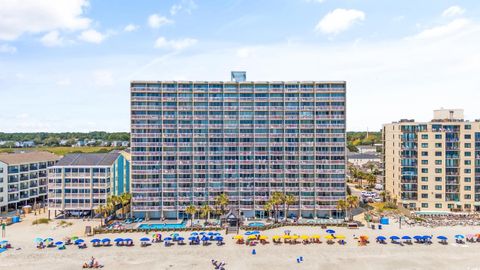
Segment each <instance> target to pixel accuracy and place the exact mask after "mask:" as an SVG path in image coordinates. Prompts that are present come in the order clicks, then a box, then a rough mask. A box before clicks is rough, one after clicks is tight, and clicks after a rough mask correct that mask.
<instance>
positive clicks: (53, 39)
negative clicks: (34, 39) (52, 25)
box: [40, 30, 64, 47]
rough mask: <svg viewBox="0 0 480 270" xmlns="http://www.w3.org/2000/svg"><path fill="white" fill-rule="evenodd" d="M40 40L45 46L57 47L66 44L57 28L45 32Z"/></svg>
mask: <svg viewBox="0 0 480 270" xmlns="http://www.w3.org/2000/svg"><path fill="white" fill-rule="evenodd" d="M40 41H41V42H42V44H43V45H44V46H47V47H56V46H62V45H63V44H64V41H63V38H62V37H60V33H59V32H58V31H57V30H53V31H50V32H48V33H47V34H45V35H44V36H43V37H42V38H41V39H40Z"/></svg>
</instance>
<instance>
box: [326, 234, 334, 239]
mask: <svg viewBox="0 0 480 270" xmlns="http://www.w3.org/2000/svg"><path fill="white" fill-rule="evenodd" d="M325 239H327V240H333V236H331V235H327V236H325Z"/></svg>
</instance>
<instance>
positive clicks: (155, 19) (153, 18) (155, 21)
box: [148, 14, 173, 28]
mask: <svg viewBox="0 0 480 270" xmlns="http://www.w3.org/2000/svg"><path fill="white" fill-rule="evenodd" d="M171 23H173V21H172V20H170V19H168V18H167V17H164V16H160V15H158V14H152V15H150V16H149V17H148V25H149V26H150V27H151V28H160V27H161V26H163V25H166V24H171Z"/></svg>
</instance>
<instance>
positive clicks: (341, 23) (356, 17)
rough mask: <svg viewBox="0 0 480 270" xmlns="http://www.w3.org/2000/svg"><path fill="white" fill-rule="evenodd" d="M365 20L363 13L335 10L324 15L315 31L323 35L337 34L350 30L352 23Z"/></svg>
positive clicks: (350, 10) (351, 10)
mask: <svg viewBox="0 0 480 270" xmlns="http://www.w3.org/2000/svg"><path fill="white" fill-rule="evenodd" d="M363 20H365V13H364V12H363V11H360V10H355V9H341V8H338V9H335V10H333V11H331V12H329V13H328V14H327V15H325V16H324V17H323V18H322V19H321V20H320V21H319V22H318V24H317V26H316V27H315V30H317V31H320V32H322V33H325V34H338V33H340V32H343V31H345V30H347V29H348V28H350V27H351V26H352V25H353V24H354V23H356V22H359V21H363Z"/></svg>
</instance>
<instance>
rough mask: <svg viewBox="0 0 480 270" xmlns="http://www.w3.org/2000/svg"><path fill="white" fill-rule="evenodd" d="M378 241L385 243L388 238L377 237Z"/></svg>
mask: <svg viewBox="0 0 480 270" xmlns="http://www.w3.org/2000/svg"><path fill="white" fill-rule="evenodd" d="M377 240H379V241H385V240H387V238H386V237H385V236H377Z"/></svg>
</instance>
